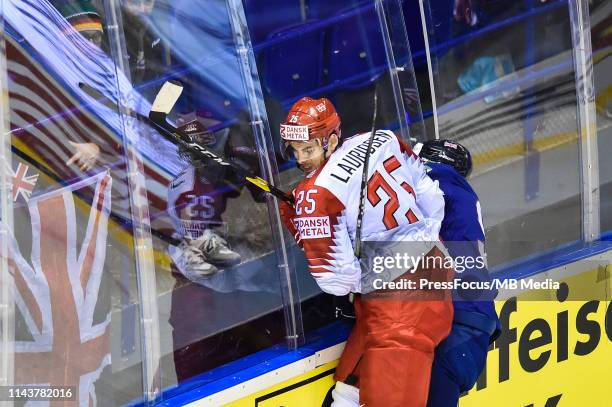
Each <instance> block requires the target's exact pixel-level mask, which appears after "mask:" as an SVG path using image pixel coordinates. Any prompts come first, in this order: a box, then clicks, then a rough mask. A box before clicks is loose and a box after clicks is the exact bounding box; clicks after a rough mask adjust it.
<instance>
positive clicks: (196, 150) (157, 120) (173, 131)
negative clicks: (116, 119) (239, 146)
mask: <svg viewBox="0 0 612 407" xmlns="http://www.w3.org/2000/svg"><path fill="white" fill-rule="evenodd" d="M182 91H183V86H182V85H181V84H180V83H178V82H174V81H167V82H166V83H164V85H163V86H162V88H161V89H160V91H159V93H158V94H157V96H156V97H155V100H154V101H153V106H152V107H151V111H150V112H149V120H150V122H151V123H152V124H153V125H154V126H155V127H156V128H157V129H158V130H160V134H161V135H162V136H164V137H165V138H166V139H168V140H170V141H171V142H172V143H174V144H177V145H180V146H181V147H182V148H183V149H185V150H187V151H189V152H191V153H193V154H195V155H198V156H200V157H201V158H204V159H207V160H212V161H214V162H216V163H217V164H218V165H221V166H227V167H231V168H232V169H234V170H235V171H236V172H237V173H238V174H239V175H241V176H243V177H244V178H245V179H246V180H247V181H249V182H250V183H252V184H253V185H255V186H257V187H258V188H260V189H262V190H264V191H266V192H269V193H271V194H272V195H274V196H275V197H277V198H278V199H281V200H283V201H285V202H287V203H289V204H291V205H293V196H291V195H289V194H287V193H285V192H284V191H282V190H281V189H279V188H277V187H275V186H274V185H272V184H270V183H269V182H268V181H266V180H265V179H263V178H261V177H259V176H257V175H255V174H253V173H251V172H249V171H248V170H246V169H245V168H243V167H241V166H239V165H237V164H236V163H233V162H231V161H228V160H227V159H225V158H224V157H222V156H220V155H218V154H216V153H215V152H213V151H211V150H209V149H207V148H205V147H203V146H201V145H200V144H198V143H196V142H195V141H194V140H193V139H192V137H191V136H190V135H188V134H187V133H185V132H183V131H181V130H179V129H177V128H176V127H175V126H173V125H172V124H170V123H168V121H167V120H166V118H167V116H168V114H169V113H170V111H171V110H172V108H173V107H174V105H175V104H176V102H177V101H178V98H179V97H180V96H181V93H182Z"/></svg>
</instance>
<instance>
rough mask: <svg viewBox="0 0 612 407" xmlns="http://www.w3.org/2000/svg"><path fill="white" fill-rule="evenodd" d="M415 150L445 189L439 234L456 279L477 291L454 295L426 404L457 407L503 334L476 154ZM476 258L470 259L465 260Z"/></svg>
mask: <svg viewBox="0 0 612 407" xmlns="http://www.w3.org/2000/svg"><path fill="white" fill-rule="evenodd" d="M414 152H415V153H416V154H417V155H419V157H420V158H421V160H422V161H423V162H425V166H426V169H427V175H429V177H430V178H431V179H433V180H434V181H438V183H439V187H440V189H441V190H442V192H443V193H444V204H445V208H444V220H443V221H442V227H441V229H440V235H441V237H442V239H443V240H444V242H445V245H446V246H447V248H448V251H449V253H450V255H451V256H452V257H453V259H454V260H455V273H456V274H455V278H460V279H461V280H462V281H465V282H468V281H469V282H473V283H477V284H473V287H476V289H471V288H470V289H468V290H463V291H457V292H454V293H453V300H454V301H453V305H454V308H455V314H454V318H453V326H452V330H451V333H450V334H449V336H448V337H447V338H446V339H445V340H444V341H442V342H441V343H440V344H439V345H438V347H437V348H436V352H435V357H434V362H433V366H432V373H431V383H430V389H429V398H428V402H427V406H428V407H456V406H457V403H458V400H459V395H460V394H461V393H463V392H466V391H468V390H469V389H471V388H472V387H473V386H474V384H475V383H476V380H477V379H478V376H479V375H480V372H481V371H482V370H483V368H484V366H485V362H486V358H487V351H488V347H489V344H490V343H491V342H492V341H493V340H494V339H495V338H496V336H497V335H498V333H499V319H498V318H497V314H496V313H495V307H494V304H493V298H494V296H495V292H494V291H492V290H487V289H483V290H479V289H478V288H479V287H482V283H486V282H489V281H490V279H489V275H488V271H487V268H486V257H485V253H484V241H485V236H484V228H483V224H482V216H481V210H480V202H479V201H478V196H477V195H476V193H475V192H474V190H473V189H472V187H471V186H470V184H469V183H468V182H467V181H466V178H467V176H468V175H469V173H470V171H471V170H472V158H471V155H470V153H469V151H468V150H467V149H466V148H465V147H463V146H462V145H461V144H459V143H456V142H454V141H451V140H432V141H428V142H425V143H424V144H417V145H416V146H415V148H414ZM470 258H471V259H474V260H473V261H472V260H470V261H467V260H466V259H470Z"/></svg>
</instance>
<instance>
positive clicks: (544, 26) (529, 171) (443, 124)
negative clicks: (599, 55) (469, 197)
mask: <svg viewBox="0 0 612 407" xmlns="http://www.w3.org/2000/svg"><path fill="white" fill-rule="evenodd" d="M423 5H424V10H423V11H424V15H425V18H426V26H427V32H428V37H429V45H430V48H429V51H430V54H431V59H432V73H433V75H434V79H435V80H434V84H435V98H436V102H437V107H438V121H439V134H438V136H439V138H446V139H455V140H457V141H459V142H461V143H462V144H464V145H466V146H467V147H468V148H469V149H470V151H471V152H472V155H473V158H474V164H475V168H474V173H473V175H472V177H471V183H472V185H473V186H474V187H475V189H476V191H477V193H478V195H479V197H480V201H481V204H482V208H483V209H482V210H483V218H484V223H485V227H486V229H487V241H488V254H489V261H490V263H489V264H490V265H498V264H500V263H503V262H506V261H510V260H516V259H518V258H521V257H523V256H527V255H530V254H535V253H541V252H543V251H545V250H548V249H553V248H556V247H559V246H561V245H563V244H565V243H570V242H574V241H577V240H579V239H580V238H581V222H580V219H581V207H580V205H581V196H580V192H581V188H580V159H579V157H580V156H579V144H578V138H577V128H578V127H577V119H576V112H577V109H576V103H577V98H576V81H575V75H574V65H573V54H572V38H571V33H572V30H571V26H570V18H569V11H568V4H567V2H566V1H547V2H539V1H532V0H524V1H519V2H485V1H479V0H465V1H463V0H461V1H438V0H429V1H424V2H423Z"/></svg>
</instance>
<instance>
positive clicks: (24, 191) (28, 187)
mask: <svg viewBox="0 0 612 407" xmlns="http://www.w3.org/2000/svg"><path fill="white" fill-rule="evenodd" d="M29 169H30V167H28V166H27V165H24V164H22V163H19V165H18V166H17V171H15V172H13V171H12V170H11V173H12V174H11V175H12V177H13V188H12V191H13V202H15V201H17V198H19V196H22V197H23V199H24V201H26V202H27V201H28V200H29V199H30V197H31V196H32V191H34V187H35V186H36V181H38V174H37V173H35V174H32V175H28V170H29Z"/></svg>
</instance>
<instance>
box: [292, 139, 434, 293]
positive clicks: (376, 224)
mask: <svg viewBox="0 0 612 407" xmlns="http://www.w3.org/2000/svg"><path fill="white" fill-rule="evenodd" d="M369 137H370V133H364V134H358V135H356V136H354V137H351V138H349V139H346V140H345V141H344V143H343V144H342V146H341V147H339V148H338V149H337V150H336V151H335V152H334V153H333V154H332V155H331V157H330V158H329V159H328V160H327V161H326V162H325V164H324V165H323V166H322V167H321V168H320V169H319V170H317V171H316V172H314V173H313V174H312V175H310V176H308V177H307V178H305V179H304V180H303V181H302V182H301V183H300V184H299V185H298V186H297V188H296V189H295V190H294V191H293V194H294V197H295V215H296V216H295V218H294V219H293V222H294V225H295V228H296V231H297V234H296V238H297V240H298V243H300V244H301V246H302V247H303V248H304V251H305V254H306V258H307V261H308V268H309V271H310V272H311V273H312V275H313V277H314V278H315V279H316V281H317V283H318V284H319V286H320V287H321V289H322V290H323V291H325V292H328V293H331V294H335V295H344V294H347V293H348V292H361V269H360V266H359V261H358V260H357V258H356V257H355V255H354V249H353V241H354V239H355V231H356V224H357V213H358V210H359V197H360V191H361V177H362V171H363V164H364V157H365V151H366V150H367V145H368V140H369ZM368 175H369V182H368V184H367V191H366V199H365V206H364V215H363V221H362V226H361V236H362V241H373V240H374V241H400V240H401V241H430V242H431V241H437V240H439V238H438V233H439V230H440V225H441V222H442V218H443V217H444V198H443V195H442V191H441V190H440V189H439V188H438V183H437V182H434V181H432V180H431V179H430V178H429V177H428V176H427V174H426V173H425V169H424V168H423V165H422V163H421V161H420V160H419V158H418V157H417V156H416V155H415V154H414V153H413V152H412V150H411V149H410V147H409V146H408V145H406V144H405V143H404V142H403V141H401V140H399V139H398V138H397V136H396V135H395V134H393V133H392V132H390V131H387V130H378V131H377V132H376V134H375V136H374V140H373V143H372V150H371V154H370V158H369V163H368Z"/></svg>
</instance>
